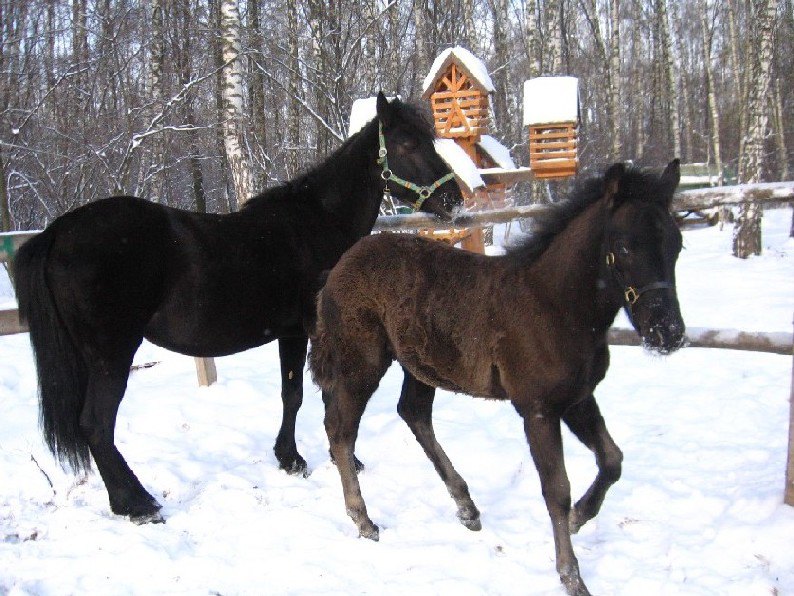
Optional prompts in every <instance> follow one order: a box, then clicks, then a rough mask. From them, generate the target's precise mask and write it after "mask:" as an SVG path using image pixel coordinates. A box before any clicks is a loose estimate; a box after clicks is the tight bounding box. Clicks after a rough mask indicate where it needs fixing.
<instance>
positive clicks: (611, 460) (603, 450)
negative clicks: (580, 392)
mask: <svg viewBox="0 0 794 596" xmlns="http://www.w3.org/2000/svg"><path fill="white" fill-rule="evenodd" d="M563 420H565V423H566V424H567V425H568V428H570V429H571V432H573V434H575V435H576V437H577V438H578V439H579V440H580V441H581V442H582V443H584V444H585V445H587V447H588V448H589V449H590V451H592V452H593V453H594V454H595V457H596V464H597V465H598V474H597V475H596V477H595V480H594V481H593V484H591V485H590V488H588V489H587V492H586V493H585V494H584V495H583V496H582V498H581V499H579V501H578V502H577V503H576V505H575V506H574V508H573V509H571V514H570V520H569V526H570V530H571V533H572V534H575V533H576V532H578V531H579V528H581V527H582V526H583V525H584V524H585V523H586V522H588V521H589V520H591V519H593V517H595V515H596V514H597V513H598V511H599V510H600V509H601V504H602V503H603V502H604V497H605V496H606V494H607V490H609V487H610V486H612V485H613V484H615V482H617V481H618V479H619V478H620V472H621V467H622V462H623V453H622V452H621V451H620V449H619V448H618V446H617V445H616V444H615V442H614V441H613V440H612V437H611V436H609V432H608V431H607V427H606V424H604V418H603V417H602V416H601V412H600V411H599V409H598V404H597V403H596V401H595V397H593V395H592V394H590V395H589V396H588V397H587V399H585V400H584V401H582V402H580V403H578V404H576V405H574V406H571V407H570V408H569V409H568V411H567V412H565V414H564V416H563Z"/></svg>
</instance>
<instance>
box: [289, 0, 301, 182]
mask: <svg viewBox="0 0 794 596" xmlns="http://www.w3.org/2000/svg"><path fill="white" fill-rule="evenodd" d="M287 48H288V51H289V56H288V60H289V86H288V89H289V97H288V98H287V178H292V177H293V176H294V175H295V174H296V173H297V172H298V168H299V167H300V161H299V146H300V128H301V127H300V102H299V93H300V59H299V56H298V7H297V3H296V2H291V1H288V2H287Z"/></svg>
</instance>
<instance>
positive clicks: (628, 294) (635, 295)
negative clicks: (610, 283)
mask: <svg viewBox="0 0 794 596" xmlns="http://www.w3.org/2000/svg"><path fill="white" fill-rule="evenodd" d="M623 296H625V298H626V302H628V303H629V304H630V305H631V306H634V303H635V302H637V300H639V299H640V293H639V292H638V291H637V290H635V289H634V288H632V287H631V286H629V287H628V288H626V291H625V292H623Z"/></svg>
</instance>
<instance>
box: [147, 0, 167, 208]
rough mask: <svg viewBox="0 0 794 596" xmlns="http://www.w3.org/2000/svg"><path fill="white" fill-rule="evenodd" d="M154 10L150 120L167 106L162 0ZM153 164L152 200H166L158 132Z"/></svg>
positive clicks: (155, 3) (162, 141)
mask: <svg viewBox="0 0 794 596" xmlns="http://www.w3.org/2000/svg"><path fill="white" fill-rule="evenodd" d="M150 1H151V9H152V34H151V41H150V45H149V98H150V106H151V107H150V111H149V118H148V119H149V121H152V120H153V119H154V118H155V117H156V116H157V115H158V114H160V113H162V111H163V109H164V105H163V98H164V97H165V93H164V91H163V65H164V63H165V52H164V44H163V35H164V33H165V31H164V17H163V4H162V1H161V0H150ZM150 142H151V148H152V163H151V164H150V165H149V171H148V174H147V176H146V178H148V180H143V183H144V184H146V183H147V182H148V183H149V186H150V187H151V199H152V200H153V201H154V202H156V203H160V202H161V203H166V202H167V201H166V197H165V194H164V192H163V191H164V190H165V172H164V169H165V139H164V138H163V134H162V133H160V134H155V135H153V137H152V138H151V141H150Z"/></svg>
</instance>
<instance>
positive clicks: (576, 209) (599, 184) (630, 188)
mask: <svg viewBox="0 0 794 596" xmlns="http://www.w3.org/2000/svg"><path fill="white" fill-rule="evenodd" d="M657 183H658V177H657V175H656V174H654V173H653V172H652V171H651V170H648V169H644V168H637V167H628V168H626V171H625V172H624V173H623V175H622V176H621V180H620V196H621V198H622V199H623V200H643V199H647V200H653V199H654V198H655V195H656V193H654V192H648V191H649V189H653V188H654V186H655V185H656V184H657ZM605 191H606V189H605V187H604V176H603V175H600V176H590V177H588V178H586V179H584V180H583V181H580V182H579V183H577V184H576V186H575V187H574V190H573V191H572V192H571V195H570V196H569V197H568V198H567V199H565V200H563V201H561V202H559V203H552V204H551V205H550V208H549V210H548V211H546V212H545V213H543V214H541V215H539V216H537V217H536V218H535V219H534V221H533V222H532V232H531V233H530V234H529V235H528V236H527V237H525V238H523V239H522V240H521V241H519V242H517V243H516V244H515V245H513V246H510V247H508V249H507V252H508V254H510V255H514V256H517V257H519V258H520V260H521V261H522V262H528V261H532V260H534V259H536V258H537V257H539V256H540V255H541V254H543V252H544V251H545V250H546V249H547V248H548V247H549V245H550V244H551V242H552V240H554V237H555V236H557V234H559V233H560V232H562V231H563V230H564V229H565V228H566V227H567V226H568V224H569V223H570V222H571V220H573V219H574V218H575V217H576V216H577V215H579V214H580V213H581V212H582V211H584V210H585V209H587V208H588V207H589V206H590V205H592V204H593V203H595V202H596V201H598V200H599V199H600V198H601V197H603V196H604V192H605Z"/></svg>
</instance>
